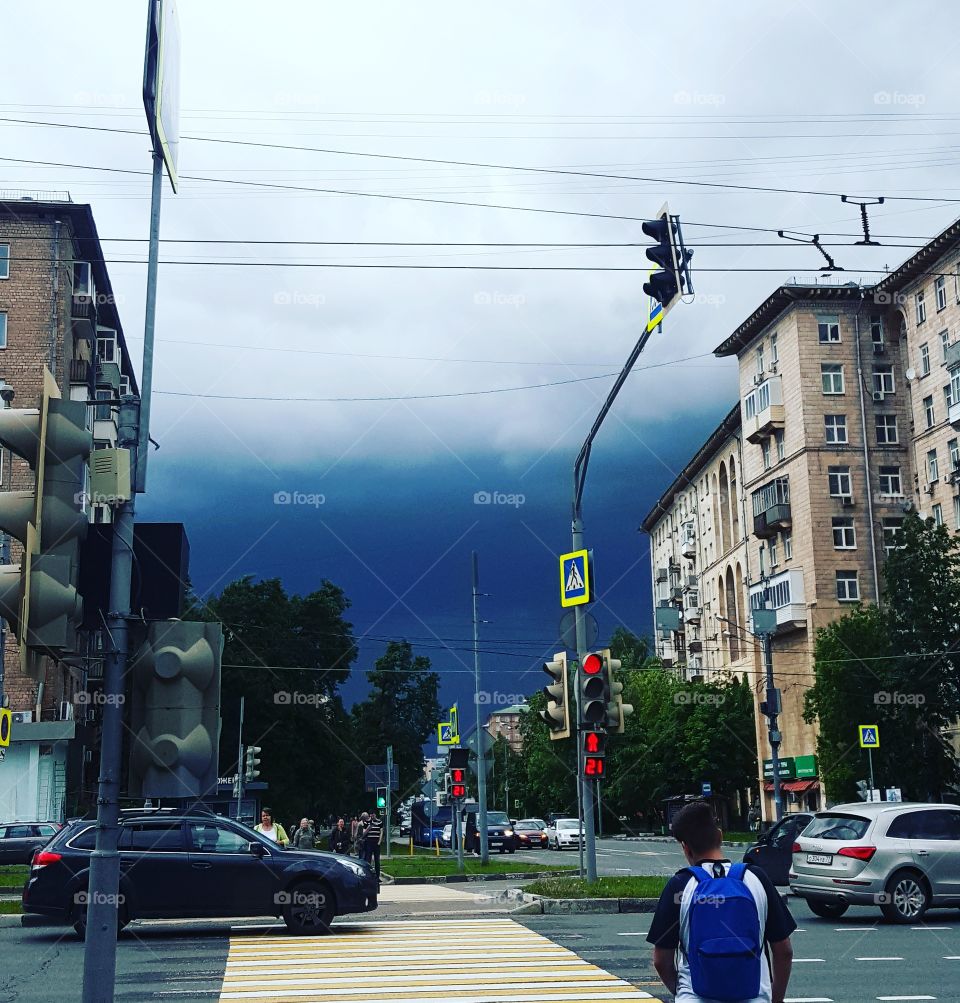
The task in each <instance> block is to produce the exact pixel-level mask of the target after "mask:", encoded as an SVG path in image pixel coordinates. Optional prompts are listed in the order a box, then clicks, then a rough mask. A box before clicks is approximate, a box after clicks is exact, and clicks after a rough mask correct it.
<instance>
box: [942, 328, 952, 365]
mask: <svg viewBox="0 0 960 1003" xmlns="http://www.w3.org/2000/svg"><path fill="white" fill-rule="evenodd" d="M940 347H941V348H942V349H943V357H944V359H946V357H947V349H948V348H949V347H950V332H949V331H941V332H940Z"/></svg>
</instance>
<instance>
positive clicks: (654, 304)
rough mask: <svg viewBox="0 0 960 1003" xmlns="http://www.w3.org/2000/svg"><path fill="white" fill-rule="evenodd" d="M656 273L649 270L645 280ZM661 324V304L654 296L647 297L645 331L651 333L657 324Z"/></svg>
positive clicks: (653, 269) (652, 269) (653, 270)
mask: <svg viewBox="0 0 960 1003" xmlns="http://www.w3.org/2000/svg"><path fill="white" fill-rule="evenodd" d="M655 271H656V269H655V268H651V269H650V271H649V273H648V274H647V279H649V278H650V276H652V275H653V273H654V272H655ZM662 323H663V304H662V303H661V302H660V301H659V300H658V299H657V298H656V297H654V296H648V297H647V330H648V331H652V330H653V329H654V328H655V327H656V326H657V325H658V324H662Z"/></svg>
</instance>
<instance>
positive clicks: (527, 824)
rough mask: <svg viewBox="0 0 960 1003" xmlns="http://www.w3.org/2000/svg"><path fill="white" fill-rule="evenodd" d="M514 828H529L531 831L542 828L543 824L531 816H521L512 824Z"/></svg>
mask: <svg viewBox="0 0 960 1003" xmlns="http://www.w3.org/2000/svg"><path fill="white" fill-rule="evenodd" d="M514 828H515V829H530V830H531V831H534V830H538V829H542V828H543V825H542V824H541V823H539V822H538V821H537V820H536V819H533V818H522V819H520V821H519V822H517V824H516V825H515V826H514Z"/></svg>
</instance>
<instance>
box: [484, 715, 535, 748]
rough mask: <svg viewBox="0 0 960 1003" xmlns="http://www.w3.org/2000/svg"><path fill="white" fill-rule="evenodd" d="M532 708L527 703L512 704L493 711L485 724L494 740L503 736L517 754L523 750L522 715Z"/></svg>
mask: <svg viewBox="0 0 960 1003" xmlns="http://www.w3.org/2000/svg"><path fill="white" fill-rule="evenodd" d="M529 709H530V708H529V706H528V705H527V704H525V703H524V704H512V705H511V706H509V707H504V708H502V709H501V710H495V711H493V712H492V713H491V714H490V716H489V717H488V718H487V722H486V724H485V725H484V728H486V730H487V733H488V734H489V735H490V737H491V738H492V739H494V740H496V739H498V738H500V737H502V738H503V740H504V741H505V742H506V743H507V745H509V746H510V749H511V751H513V752H516V753H517V754H519V753H521V752H523V735H521V734H520V715H521V714H523V713H524V712H525V711H528V710H529Z"/></svg>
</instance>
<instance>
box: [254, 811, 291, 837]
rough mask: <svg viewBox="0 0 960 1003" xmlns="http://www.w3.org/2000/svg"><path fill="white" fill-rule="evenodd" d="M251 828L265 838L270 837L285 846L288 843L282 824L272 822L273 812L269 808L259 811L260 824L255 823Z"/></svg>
mask: <svg viewBox="0 0 960 1003" xmlns="http://www.w3.org/2000/svg"><path fill="white" fill-rule="evenodd" d="M253 828H254V831H255V832H259V833H260V834H261V835H263V836H266V837H267V839H272V840H273V841H274V842H275V843H279V844H280V846H286V845H287V843H289V840H288V839H287V834H286V832H284V829H283V826H282V825H281V824H280V823H279V822H274V820H273V812H272V811H271V810H270V809H269V808H264V809H263V810H262V811H261V812H260V824H259V825H255V826H254V827H253Z"/></svg>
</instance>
